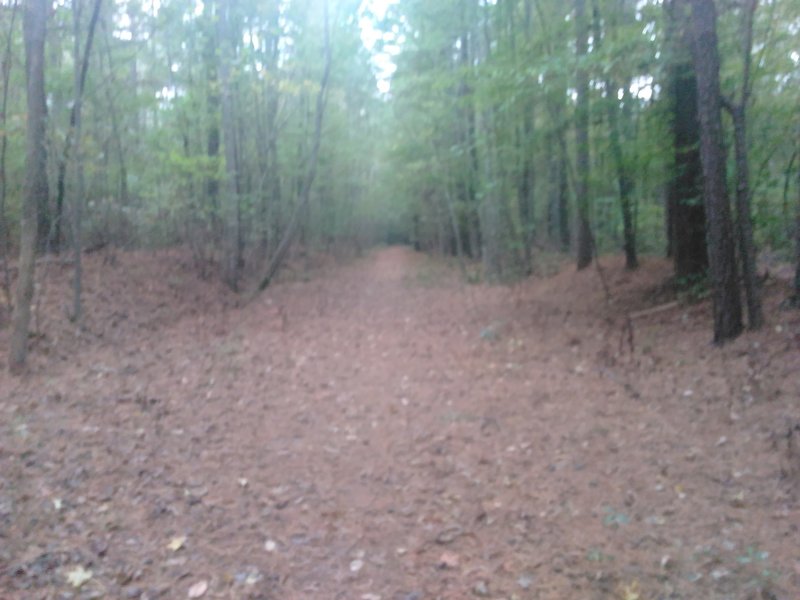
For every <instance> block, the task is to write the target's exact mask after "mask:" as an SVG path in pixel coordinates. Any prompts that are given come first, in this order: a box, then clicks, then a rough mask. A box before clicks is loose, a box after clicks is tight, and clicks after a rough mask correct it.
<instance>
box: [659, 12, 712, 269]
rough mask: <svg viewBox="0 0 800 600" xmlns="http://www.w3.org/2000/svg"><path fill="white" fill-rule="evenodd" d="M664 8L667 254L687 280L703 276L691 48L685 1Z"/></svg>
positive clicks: (703, 238)
mask: <svg viewBox="0 0 800 600" xmlns="http://www.w3.org/2000/svg"><path fill="white" fill-rule="evenodd" d="M666 6H667V21H668V24H669V33H668V38H669V40H670V47H671V49H672V54H673V58H672V60H671V64H670V66H669V70H668V98H669V102H670V105H671V106H670V112H671V114H672V119H671V121H670V129H671V132H672V144H673V152H674V163H673V166H672V176H671V179H670V182H669V186H668V190H667V221H668V224H667V227H668V231H667V234H668V239H669V252H668V255H669V256H671V257H672V258H673V261H674V265H675V276H676V277H677V278H678V279H682V280H690V279H694V278H700V277H704V276H705V274H706V269H707V268H708V249H707V247H706V211H705V206H704V204H703V196H702V194H703V192H702V166H701V162H700V126H699V122H698V117H697V80H696V78H695V74H694V66H693V65H692V62H691V56H689V55H688V54H687V52H686V49H687V48H689V47H691V35H690V32H689V20H688V5H687V4H686V2H685V0H672V2H670V3H669V4H667V5H666Z"/></svg>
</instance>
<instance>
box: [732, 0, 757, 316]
mask: <svg viewBox="0 0 800 600" xmlns="http://www.w3.org/2000/svg"><path fill="white" fill-rule="evenodd" d="M757 2H758V0H747V1H746V2H745V3H744V6H743V8H742V11H743V19H742V34H743V35H742V60H743V64H744V69H743V74H742V93H741V96H740V100H739V102H738V104H736V105H733V104H731V103H730V102H726V103H725V105H726V107H727V108H728V109H729V111H730V113H731V117H732V118H733V136H734V137H733V139H734V154H735V158H736V225H737V233H738V237H739V254H740V256H741V261H742V279H743V280H744V293H745V299H746V301H747V324H748V326H749V327H750V329H758V328H759V327H761V326H762V325H763V323H764V313H763V311H762V308H761V294H760V292H759V289H758V281H757V273H756V247H755V242H754V241H753V219H752V217H751V214H750V165H749V160H748V151H747V105H748V103H749V101H750V67H751V62H752V60H751V53H752V48H753V18H754V16H755V11H756V6H757Z"/></svg>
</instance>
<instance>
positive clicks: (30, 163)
mask: <svg viewBox="0 0 800 600" xmlns="http://www.w3.org/2000/svg"><path fill="white" fill-rule="evenodd" d="M49 7H50V3H49V2H48V0H29V1H28V2H26V3H25V8H24V11H25V12H24V15H23V35H24V38H25V75H26V82H27V107H28V123H27V134H26V155H25V182H24V188H23V203H22V218H21V224H20V253H19V278H18V280H17V289H16V297H15V304H14V318H13V325H12V333H11V340H10V351H9V359H8V366H9V370H10V371H11V372H12V373H20V372H21V371H22V370H23V369H24V368H25V361H26V359H27V355H28V328H29V326H30V318H31V300H32V299H33V286H34V271H35V266H36V242H37V230H38V221H37V218H38V210H39V207H40V206H41V205H42V204H43V203H46V202H47V196H48V189H47V152H46V150H45V124H46V120H47V113H46V105H45V87H44V45H45V32H46V29H47V13H48V10H49Z"/></svg>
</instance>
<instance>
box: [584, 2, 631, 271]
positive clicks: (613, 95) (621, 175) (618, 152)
mask: <svg viewBox="0 0 800 600" xmlns="http://www.w3.org/2000/svg"><path fill="white" fill-rule="evenodd" d="M592 4H593V13H594V18H593V19H592V22H593V25H594V44H595V48H597V49H598V51H599V50H600V46H601V44H602V41H603V32H602V30H601V26H600V8H599V6H598V3H597V0H593V2H592ZM603 83H604V85H605V88H606V98H605V105H606V119H607V120H608V141H609V145H610V147H611V156H612V158H613V160H614V168H615V170H616V171H617V186H618V191H619V206H620V211H621V212H622V234H623V244H622V246H623V249H624V251H625V268H626V269H629V270H633V269H636V268H638V266H639V259H638V257H637V256H636V224H635V223H634V215H633V202H634V199H633V188H634V181H633V177H632V175H631V173H630V169H629V168H628V164H627V162H626V160H625V153H624V151H623V148H622V141H621V134H620V123H619V113H620V108H619V99H618V98H617V84H616V82H615V81H614V78H613V77H612V76H611V75H610V74H609V75H606V77H605V80H604V82H603ZM622 94H623V96H622V101H623V102H625V101H626V97H627V90H626V89H625V87H623V88H622Z"/></svg>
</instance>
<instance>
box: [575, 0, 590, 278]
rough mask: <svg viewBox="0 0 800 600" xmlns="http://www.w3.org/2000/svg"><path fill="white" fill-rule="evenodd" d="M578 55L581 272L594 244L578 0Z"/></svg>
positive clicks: (584, 31)
mask: <svg viewBox="0 0 800 600" xmlns="http://www.w3.org/2000/svg"><path fill="white" fill-rule="evenodd" d="M575 31H576V34H575V51H576V53H577V56H578V68H577V71H576V77H575V91H576V94H577V96H578V97H577V102H576V107H575V145H576V152H577V158H576V161H575V163H576V164H575V166H576V168H577V171H578V173H577V176H578V177H577V182H576V184H577V185H576V190H575V197H576V198H575V199H576V202H577V205H578V249H577V250H578V261H577V266H578V270H580V269H585V268H586V267H588V266H589V265H590V264H592V256H593V247H594V242H593V239H592V228H591V224H590V221H589V212H590V211H589V169H590V166H589V74H588V72H587V70H586V66H585V64H584V61H585V60H586V55H587V51H588V50H587V48H588V24H587V22H586V0H575Z"/></svg>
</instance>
